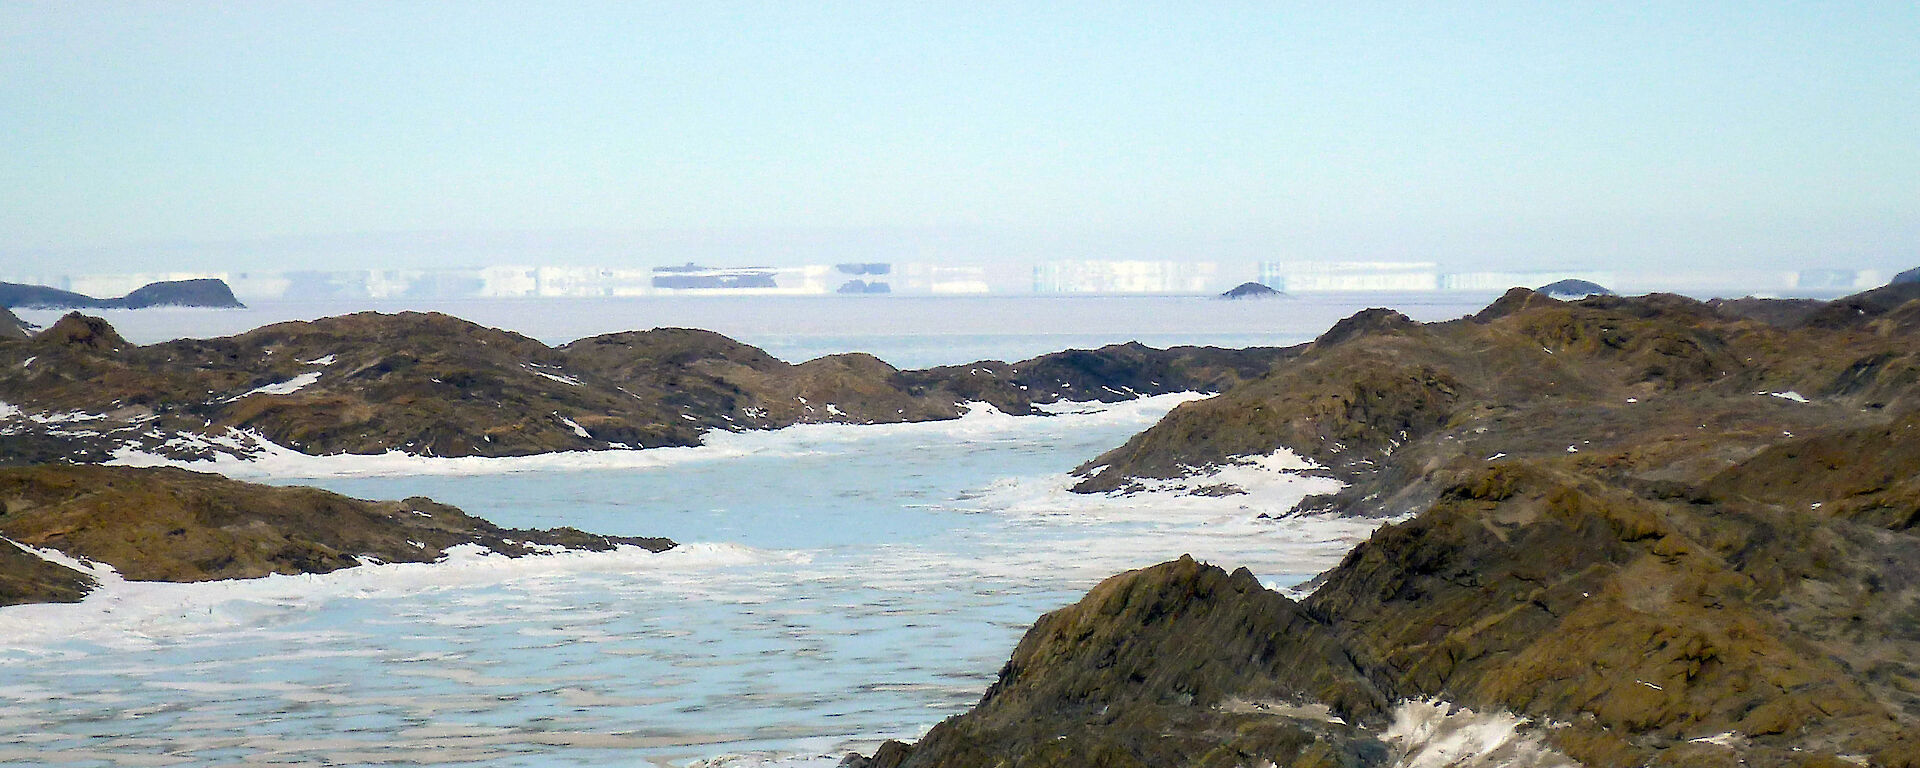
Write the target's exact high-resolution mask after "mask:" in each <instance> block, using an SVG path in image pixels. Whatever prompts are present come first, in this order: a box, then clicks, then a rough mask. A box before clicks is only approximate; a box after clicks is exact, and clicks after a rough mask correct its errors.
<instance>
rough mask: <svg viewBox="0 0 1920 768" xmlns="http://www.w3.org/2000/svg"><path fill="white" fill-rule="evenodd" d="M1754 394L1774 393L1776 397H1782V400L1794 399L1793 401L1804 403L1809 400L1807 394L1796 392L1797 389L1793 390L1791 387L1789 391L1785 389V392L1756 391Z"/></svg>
mask: <svg viewBox="0 0 1920 768" xmlns="http://www.w3.org/2000/svg"><path fill="white" fill-rule="evenodd" d="M1754 394H1756V395H1772V396H1774V397H1777V398H1780V399H1782V400H1791V401H1793V402H1796V403H1803V404H1804V403H1806V402H1807V398H1806V396H1804V395H1801V394H1800V393H1798V392H1795V391H1793V390H1791V389H1789V390H1787V391H1785V392H1755V393H1754Z"/></svg>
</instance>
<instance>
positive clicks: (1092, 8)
mask: <svg viewBox="0 0 1920 768" xmlns="http://www.w3.org/2000/svg"><path fill="white" fill-rule="evenodd" d="M1037 5H1040V4H1033V3H1008V4H998V3H977V2H975V3H950V4H932V3H900V2H891V3H869V4H847V3H836V4H827V3H793V2H769V3H713V2H700V3H684V2H676V3H659V4H652V3H607V4H595V3H553V4H537V3H527V2H513V3H476V2H446V3H407V2H400V3H395V2H371V3H348V2H310V3H284V2H245V3H242V2H229V3H189V2H155V3H135V2H52V3H20V2H5V1H0V142H3V144H0V259H3V260H4V261H5V262H7V263H6V264H4V265H3V266H4V267H5V269H0V272H16V273H17V272H31V271H127V270H133V269H161V268H240V267H247V266H256V267H261V268H266V267H270V266H271V267H285V266H287V265H286V264H285V263H284V262H285V261H287V260H288V259H289V258H305V257H313V256H318V255H322V254H324V256H325V258H326V259H327V262H326V263H327V264H329V265H336V266H373V265H378V264H382V263H395V262H398V263H407V264H409V265H420V266H424V265H435V264H438V265H453V264H484V263H505V262H516V261H529V260H535V261H550V262H567V261H572V262H575V263H620V262H622V261H625V262H627V263H632V264H634V265H646V264H653V263H663V262H671V261H678V260H682V257H683V256H684V257H685V258H701V259H709V260H713V259H722V260H724V259H726V258H729V257H738V258H740V259H746V260H751V261H757V262H780V261H805V260H816V261H817V260H822V259H831V258H839V257H847V258H891V259H896V260H910V259H941V260H951V261H995V260H1003V259H1032V258H1049V257H1073V258H1087V257H1102V256H1111V257H1116V258H1118V257H1125V258H1170V259H1217V260H1230V259H1263V258H1339V259H1348V258H1396V259H1398V258H1409V257H1412V258H1422V259H1430V260H1437V261H1441V262H1443V263H1445V264H1449V265H1457V266H1463V267H1496V266H1501V267H1517V266H1521V265H1526V264H1539V265H1548V266H1568V267H1570V266H1580V265H1591V264H1596V263H1600V264H1604V265H1607V266H1622V265H1626V266H1633V265H1660V264H1676V263H1682V264H1687V265H1693V266H1713V265H1728V266H1736V265H1738V266H1751V265H1769V266H1771V265H1780V266H1799V265H1809V266H1863V267H1882V268H1886V267H1904V266H1910V265H1911V264H1910V262H1911V263H1920V4H1916V3H1913V2H1887V3H1833V4H1821V3H1747V2H1736V3H1666V2H1663V3H1650V4H1628V3H1596V4H1584V3H1446V4H1442V3H1418V4H1416V3H1404V4H1401V3H1394V4H1385V3H1383V4H1371V3H1311V4H1308V3H1299V4H1294V3H1224V2H1220V3H1199V4H1188V3H1165V4H1151V5H1132V4H1118V3H1089V4H1062V5H1055V6H1053V7H1050V8H1036V7H1032V6H1037ZM522 257H526V258H522Z"/></svg>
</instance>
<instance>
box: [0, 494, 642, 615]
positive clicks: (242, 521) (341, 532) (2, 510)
mask: <svg viewBox="0 0 1920 768" xmlns="http://www.w3.org/2000/svg"><path fill="white" fill-rule="evenodd" d="M0 536H4V537H5V538H7V539H9V540H11V541H14V542H18V543H20V544H24V545H27V546H31V547H36V548H42V549H53V550H58V551H60V552H63V553H65V554H67V555H70V556H74V557H80V558H85V559H87V560H92V561H95V562H99V563H105V564H107V565H111V566H113V567H114V568H115V569H116V570H118V571H119V572H120V574H121V575H122V576H124V577H126V578H128V579H133V580H140V581H205V580H209V579H235V578H255V577H260V576H266V575H268V574H275V573H326V572H329V571H333V570H337V569H340V568H348V567H352V566H355V565H360V564H362V563H363V562H364V561H368V560H375V561H380V562H432V561H434V560H437V559H439V558H440V557H442V556H444V555H445V554H446V552H447V550H448V549H450V548H452V547H455V546H460V545H464V544H472V545H478V546H480V547H483V548H485V549H487V550H489V551H493V552H498V553H501V554H505V555H510V556H521V555H527V554H532V553H535V552H537V551H540V549H541V548H543V547H550V546H559V547H566V548H569V549H581V550H607V549H611V548H613V547H615V546H618V545H622V544H626V545H633V546H639V547H644V548H646V549H649V550H652V551H656V552H658V551H662V550H665V549H667V548H670V547H672V546H673V542H671V541H668V540H666V539H660V538H634V537H616V536H600V535H596V534H589V533H583V532H581V531H577V530H573V529H570V528H559V529H554V530H544V531H533V530H516V529H508V528H501V527H499V526H496V525H493V524H492V523H489V522H487V521H485V520H481V519H479V518H476V517H472V516H470V515H467V514H466V513H464V512H461V511H460V510H459V509H456V508H454V507H450V506H447V505H445V504H438V503H435V502H433V501H432V500H430V499H424V498H412V499H407V500H405V501H362V500H359V499H352V498H348V497H345V496H341V495H339V494H335V493H330V492H327V491H322V490H318V489H314V488H298V487H291V488H283V487H275V486H264V485H256V484H252V483H244V482H239V481H235V480H229V479H226V478H223V477H220V476H219V475H210V474H202V473H197V472H188V471H185V470H179V469H139V468H132V467H101V466H72V465H48V466H37V467H25V468H11V469H0ZM91 586H92V585H91V583H90V579H88V578H85V577H83V575H82V574H79V573H77V572H75V571H73V570H72V569H69V568H65V567H63V566H57V565H54V564H52V563H49V562H47V561H46V560H44V559H42V558H39V557H37V556H34V555H31V554H29V553H27V552H25V551H23V550H21V549H19V548H18V547H15V546H12V545H9V544H5V543H4V542H0V605H6V604H13V603H21V602H48V601H66V600H77V599H79V598H80V597H81V596H82V595H83V594H84V593H85V592H86V591H87V590H88V589H91Z"/></svg>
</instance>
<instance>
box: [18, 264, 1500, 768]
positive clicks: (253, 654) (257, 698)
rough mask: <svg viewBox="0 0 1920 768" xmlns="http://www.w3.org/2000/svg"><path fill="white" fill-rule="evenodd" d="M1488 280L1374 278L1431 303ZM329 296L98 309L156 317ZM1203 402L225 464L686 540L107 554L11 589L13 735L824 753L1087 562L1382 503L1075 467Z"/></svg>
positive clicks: (731, 326) (911, 701) (938, 330)
mask: <svg viewBox="0 0 1920 768" xmlns="http://www.w3.org/2000/svg"><path fill="white" fill-rule="evenodd" d="M1365 298H1366V299H1370V300H1354V301H1349V302H1348V303H1346V304H1344V305H1342V304H1340V303H1339V302H1335V301H1332V300H1322V299H1316V300H1314V301H1312V302H1306V301H1298V300H1295V301H1288V300H1280V301H1264V302H1256V303H1234V302H1219V301H1213V300H1210V299H1202V298H1181V297H1156V298H1142V299H927V300H916V299H911V298H904V297H903V298H858V299H792V300H774V301H769V300H740V299H729V300H721V299H712V300H708V299H700V300H691V303H685V304H679V305H672V304H664V305H663V304H662V303H661V302H659V301H616V300H608V301H605V302H599V301H594V302H580V303H574V302H552V303H545V304H541V305H538V306H535V305H531V304H529V303H527V302H498V303H495V304H486V305H483V304H476V305H473V306H466V307H461V306H377V307H375V306H362V307H351V308H353V309H359V308H378V309H383V310H394V309H402V308H413V309H439V310H442V311H448V312H452V313H455V314H459V315H461V316H463V317H468V318H469V319H473V320H475V321H477V322H481V323H484V324H488V325H495V326H500V327H508V328H512V329H514V330H519V331H521V332H523V333H527V334H528V335H531V336H534V337H535V338H539V339H542V340H543V341H548V342H559V341H566V340H569V339H572V338H578V337H580V336H584V335H590V334H594V333H601V332H606V331H612V330H620V329H623V328H634V327H652V326H654V325H690V326H704V327H713V328H715V329H717V330H721V331H722V332H726V333H729V334H730V335H735V336H737V337H739V338H742V339H744V340H747V341H749V342H751V343H755V344H760V345H763V346H766V347H767V348H768V349H770V350H772V351H774V352H775V353H776V354H779V355H781V356H782V357H785V358H787V359H790V360H794V359H806V358H809V357H813V356H817V355H819V354H826V353H831V352H841V351H850V350H855V349H859V350H864V351H871V352H874V353H876V354H880V355H881V356H882V357H883V358H886V359H889V360H892V361H895V362H896V364H899V365H901V366H902V367H915V366H923V365H931V364H944V363H956V362H964V361H967V360H972V359H977V358H1001V359H1017V358H1021V357H1026V356H1031V355H1032V354H1037V353H1039V352H1045V351H1051V350H1054V349H1059V348H1061V347H1063V346H1097V345H1099V344H1104V343H1113V342H1119V341H1127V340H1132V339H1138V340H1141V341H1144V342H1147V343H1152V344H1173V343H1213V344H1228V345H1236V346H1238V345H1245V344H1286V343H1294V342H1298V341H1302V340H1305V339H1308V338H1311V337H1312V336H1313V335H1316V334H1317V333H1318V332H1319V331H1321V330H1324V329H1325V327H1326V326H1327V325H1329V324H1331V323H1332V322H1333V321H1334V320H1336V319H1338V318H1339V317H1343V316H1345V315H1346V314H1350V313H1351V312H1352V311H1353V310H1355V309H1359V308H1364V307H1365V306H1369V305H1375V304H1382V303H1384V302H1382V301H1380V300H1379V297H1365ZM1490 298H1491V297H1471V298H1460V299H1458V300H1457V301H1455V302H1454V303H1453V304H1451V305H1442V304H1438V303H1436V304H1428V305H1407V304H1391V305H1393V306H1396V307H1397V308H1399V309H1402V310H1403V311H1408V313H1409V314H1411V315H1414V316H1415V317H1416V318H1418V319H1424V320H1431V319H1444V318H1447V317H1457V316H1459V315H1461V314H1466V313H1469V312H1471V311H1473V310H1475V309H1477V308H1478V307H1479V306H1481V305H1483V304H1484V303H1485V301H1486V300H1487V299H1490ZM679 301H683V302H686V301H689V300H679ZM810 302H821V303H819V304H813V303H810ZM338 309H340V308H338V307H334V308H319V307H273V306H267V307H259V308H254V309H249V310H244V311H233V312H214V311H205V310H200V311H187V310H162V311H160V312H159V313H157V314H147V315H142V314H140V313H125V315H124V316H116V317H113V318H112V319H113V320H114V322H115V323H116V325H117V326H119V327H121V328H122V329H123V332H124V333H126V334H127V335H128V336H129V337H130V338H132V339H133V340H135V341H152V340H157V339H161V338H171V337H175V336H202V335H220V334H226V333H232V332H236V331H239V330H244V329H246V328H249V327H252V326H254V325H258V324H260V323H262V322H269V321H273V320H279V319H293V318H295V317H299V316H301V313H303V312H317V313H320V314H332V313H334V310H338ZM314 316H317V315H314ZM943 317H944V322H943ZM29 319H31V320H33V321H35V322H45V321H46V320H47V318H35V317H30V318H29ZM1043 329H1044V330H1043ZM1190 397H1192V396H1179V395H1173V396H1163V397H1157V398H1149V399H1146V400H1140V401H1134V402H1130V403H1122V404H1118V405H1113V406H1102V407H1086V408H1067V409H1062V411H1061V412H1059V413H1056V414H1053V415H1047V416H1031V417H1011V416H1006V415H1002V414H998V413H994V412H991V411H990V410H987V409H980V410H976V411H975V412H974V413H971V414H969V415H968V416H967V417H965V418H962V419H960V420H957V421H951V422H940V423H928V424H907V425H884V426H840V425H815V426H803V427H795V428H790V429H785V430H779V431H774V432H759V433H746V434H724V435H715V436H713V438H712V439H711V440H710V441H709V444H708V445H706V446H703V447H700V448H692V449H668V450H665V451H659V452H655V451H646V452H619V453H608V454H564V455H557V456H548V457H534V458H530V459H524V460H507V461H494V462H487V463H483V464H476V463H471V462H469V463H464V464H461V463H451V462H449V461H446V460H430V459H421V460H411V461H399V462H395V461H392V460H390V459H389V460H378V459H359V458H354V457H338V458H329V459H321V460H314V461H301V462H278V463H276V462H267V463H264V464H261V465H257V466H252V467H228V468H223V471H230V472H231V473H233V474H236V475H240V476H244V477H247V478H248V479H254V480H263V481H266V482H273V483H283V484H296V483H297V484H309V485H318V486H322V487H326V488H330V489H333V490H337V491H340V492H343V493H347V494H350V495H354V496H359V497H365V498H399V497H405V496H414V495H426V496H431V497H433V498H435V499H438V500H441V501H444V502H448V503H452V504H455V505H457V506H460V507H462V508H464V509H466V510H467V511H469V512H473V513H476V514H479V515H482V516H485V517H488V518H490V519H492V520H494V521H496V522H499V523H501V524H504V525H509V526H516V527H530V526H538V527H547V526H555V525H571V526H575V527H579V528H583V529H587V530H592V531H598V532H604V533H613V534H632V535H661V536H668V537H671V538H673V539H675V540H677V541H679V542H681V543H682V546H681V547H679V548H677V549H675V550H671V551H669V552H666V553H662V554H658V555H655V554H648V553H645V552H642V551H638V550H625V551H616V552H612V553H603V554H567V555H555V556H543V557H532V558H523V559H519V560H507V559H504V558H496V557H487V556H473V555H468V556H462V557H456V558H453V559H451V560H449V561H447V562H443V563H439V564H433V565H373V566H364V567H360V568H353V569H348V570H345V571H340V572H336V573H334V574H328V575H324V576H301V577H273V578H267V579H257V580H249V581H232V582H216V583H206V584H184V585H176V584H150V583H124V582H114V583H110V584H109V586H108V587H107V588H105V589H103V590H101V591H100V592H98V593H96V595H94V596H93V597H90V598H89V599H88V601H86V602H84V603H81V604H78V605H57V606H16V607H13V608H7V609H0V764H7V765H73V766H95V765H98V766H123V765H130V766H152V765H195V766H199V765H233V766H242V765H248V766H251V765H262V766H264V765H276V766H279V765H445V764H454V765H486V766H563V765H564V766H575V765H594V766H650V765H663V766H690V765H721V764H724V765H833V764H835V763H837V762H838V760H839V758H840V756H841V755H842V754H844V753H845V752H846V751H848V750H855V749H857V750H863V751H864V750H867V749H870V748H871V747H872V746H873V745H874V744H875V743H876V742H877V741H878V740H880V739H884V738H913V737H915V736H917V735H919V734H920V733H922V732H924V731H925V729H926V728H928V727H930V726H931V725H932V724H933V723H935V722H937V721H939V720H940V719H942V718H944V717H947V716H950V715H953V714H956V713H959V712H961V711H964V710H965V709H966V708H967V707H968V706H970V705H971V704H972V703H973V702H974V701H976V700H977V699H978V697H979V695H980V694H981V693H982V692H983V691H984V690H985V688H986V686H987V685H988V684H989V683H990V682H991V681H992V679H993V676H994V674H995V673H996V672H997V671H998V669H999V667H1000V665H1001V664H1002V663H1003V662H1004V661H1005V660H1006V657H1007V655H1008V654H1009V653H1010V652H1011V650H1012V647H1013V645H1014V643H1015V642H1016V641H1017V640H1018V639H1019V636H1020V634H1021V633H1022V632H1023V631H1024V630H1025V629H1026V627H1027V626H1029V625H1030V624H1031V623H1032V622H1033V620H1034V619H1035V618H1036V617H1037V616H1038V615H1040V614H1041V613H1044V612H1045V611H1048V610H1051V609H1054V608H1057V607H1060V606H1062V605H1065V604H1068V603H1071V602H1072V601H1074V600H1076V599H1078V597H1079V596H1080V595H1081V594H1082V593H1083V592H1084V591H1085V590H1086V589H1087V588H1089V587H1090V586H1092V585H1093V584H1095V583H1097V582H1098V581H1099V580H1100V579H1102V578H1105V577H1107V576H1109V575H1112V574H1114V573H1117V572H1119V571H1123V570H1127V569H1131V568H1138V567H1144V566H1147V565H1152V564H1154V563H1157V562H1161V561H1164V560H1167V559H1170V558H1173V557H1177V556H1179V555H1180V554H1183V553H1191V554H1193V555H1194V556H1196V557H1199V558H1200V559H1203V560H1207V561H1210V562H1214V563H1217V564H1220V565H1222V566H1225V567H1228V568H1232V567H1237V566H1243V565H1244V566H1247V567H1249V568H1251V569H1252V570H1253V571H1254V572H1255V573H1256V574H1258V575H1259V576H1260V577H1261V578H1262V579H1263V580H1264V581H1265V582H1267V583H1268V584H1270V585H1273V586H1276V587H1284V586H1289V585H1292V584H1295V583H1298V582H1300V581H1302V580H1304V579H1306V578H1308V577H1310V576H1311V575H1313V574H1315V573H1317V572H1319V571H1321V570H1323V569H1325V568H1327V567H1330V566H1331V565H1333V564H1334V563H1336V562H1337V561H1338V559H1339V557H1340V556H1341V555H1343V554H1344V553H1345V551H1346V550H1347V549H1348V548H1350V547H1351V546H1352V544H1353V543H1354V542H1356V541H1358V540H1359V539H1360V538H1363V537H1364V536H1365V535H1366V534H1367V533H1368V532H1369V531H1370V530H1371V528H1372V523H1370V522H1363V521H1343V520H1328V519H1311V518H1308V519H1278V520H1276V519H1269V518H1262V517H1261V516H1260V515H1261V513H1263V512H1280V511H1284V510H1285V509H1287V508H1288V507H1290V506H1291V505H1292V504H1293V502H1294V501H1295V500H1297V499H1298V498H1299V497H1300V496H1301V495H1303V494H1306V493H1314V492H1324V491H1327V490H1330V489H1331V487H1332V486H1331V481H1329V480H1326V479H1322V478H1314V477H1310V476H1304V475H1300V474H1294V473H1291V472H1288V471H1286V470H1287V468H1288V467H1298V466H1300V465H1299V464H1298V463H1297V462H1291V461H1289V460H1288V459H1287V457H1284V456H1282V457H1276V458H1274V459H1273V460H1271V461H1269V462H1267V463H1266V464H1265V465H1264V466H1263V467H1247V468H1242V469H1239V470H1235V471H1236V472H1238V473H1240V474H1239V476H1238V477H1236V478H1235V480H1236V482H1240V483H1241V484H1242V485H1244V486H1245V487H1247V488H1248V489H1249V490H1250V491H1251V492H1250V493H1248V494H1245V495H1240V496H1231V497H1204V498H1203V497H1192V496H1182V495H1179V494H1177V493H1173V492H1159V493H1146V494H1136V495H1134V496H1117V497H1108V496H1082V495H1076V494H1071V493H1068V492H1066V490H1065V489H1066V486H1067V484H1068V477H1067V475H1066V473H1067V472H1068V471H1069V470H1070V469H1071V468H1073V467H1074V466H1076V465H1078V464H1079V463H1081V462H1082V461H1084V460H1086V459H1088V458H1091V457H1093V456H1095V455H1097V454H1099V453H1100V452H1102V451H1104V450H1106V449H1108V448H1111V447H1113V446H1115V445H1118V444H1120V443H1121V442H1123V441H1124V440H1126V438H1127V437H1128V436H1130V435H1132V434H1133V433H1135V432H1137V431H1139V430H1141V429H1144V428H1145V427H1147V426H1149V425H1151V424H1152V423H1153V422H1154V421H1155V420H1156V419H1158V418H1159V416H1161V415H1162V414H1164V413H1165V412H1166V411H1167V410H1168V409H1170V408H1172V407H1174V406H1175V405H1177V404H1178V403H1179V402H1181V401H1183V400H1184V399H1189V398H1190ZM635 454H645V455H644V456H637V455H635Z"/></svg>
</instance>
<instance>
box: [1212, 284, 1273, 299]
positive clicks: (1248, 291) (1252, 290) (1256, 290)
mask: <svg viewBox="0 0 1920 768" xmlns="http://www.w3.org/2000/svg"><path fill="white" fill-rule="evenodd" d="M1285 295H1286V294H1284V293H1281V292H1279V291H1276V290H1274V289H1272V288H1269V287H1267V286H1266V285H1264V284H1261V283H1254V282H1246V283H1241V284H1239V285H1236V286H1234V287H1232V288H1230V289H1228V290H1227V292H1226V293H1222V294H1220V298H1223V299H1261V298H1268V297H1272V296H1285Z"/></svg>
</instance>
